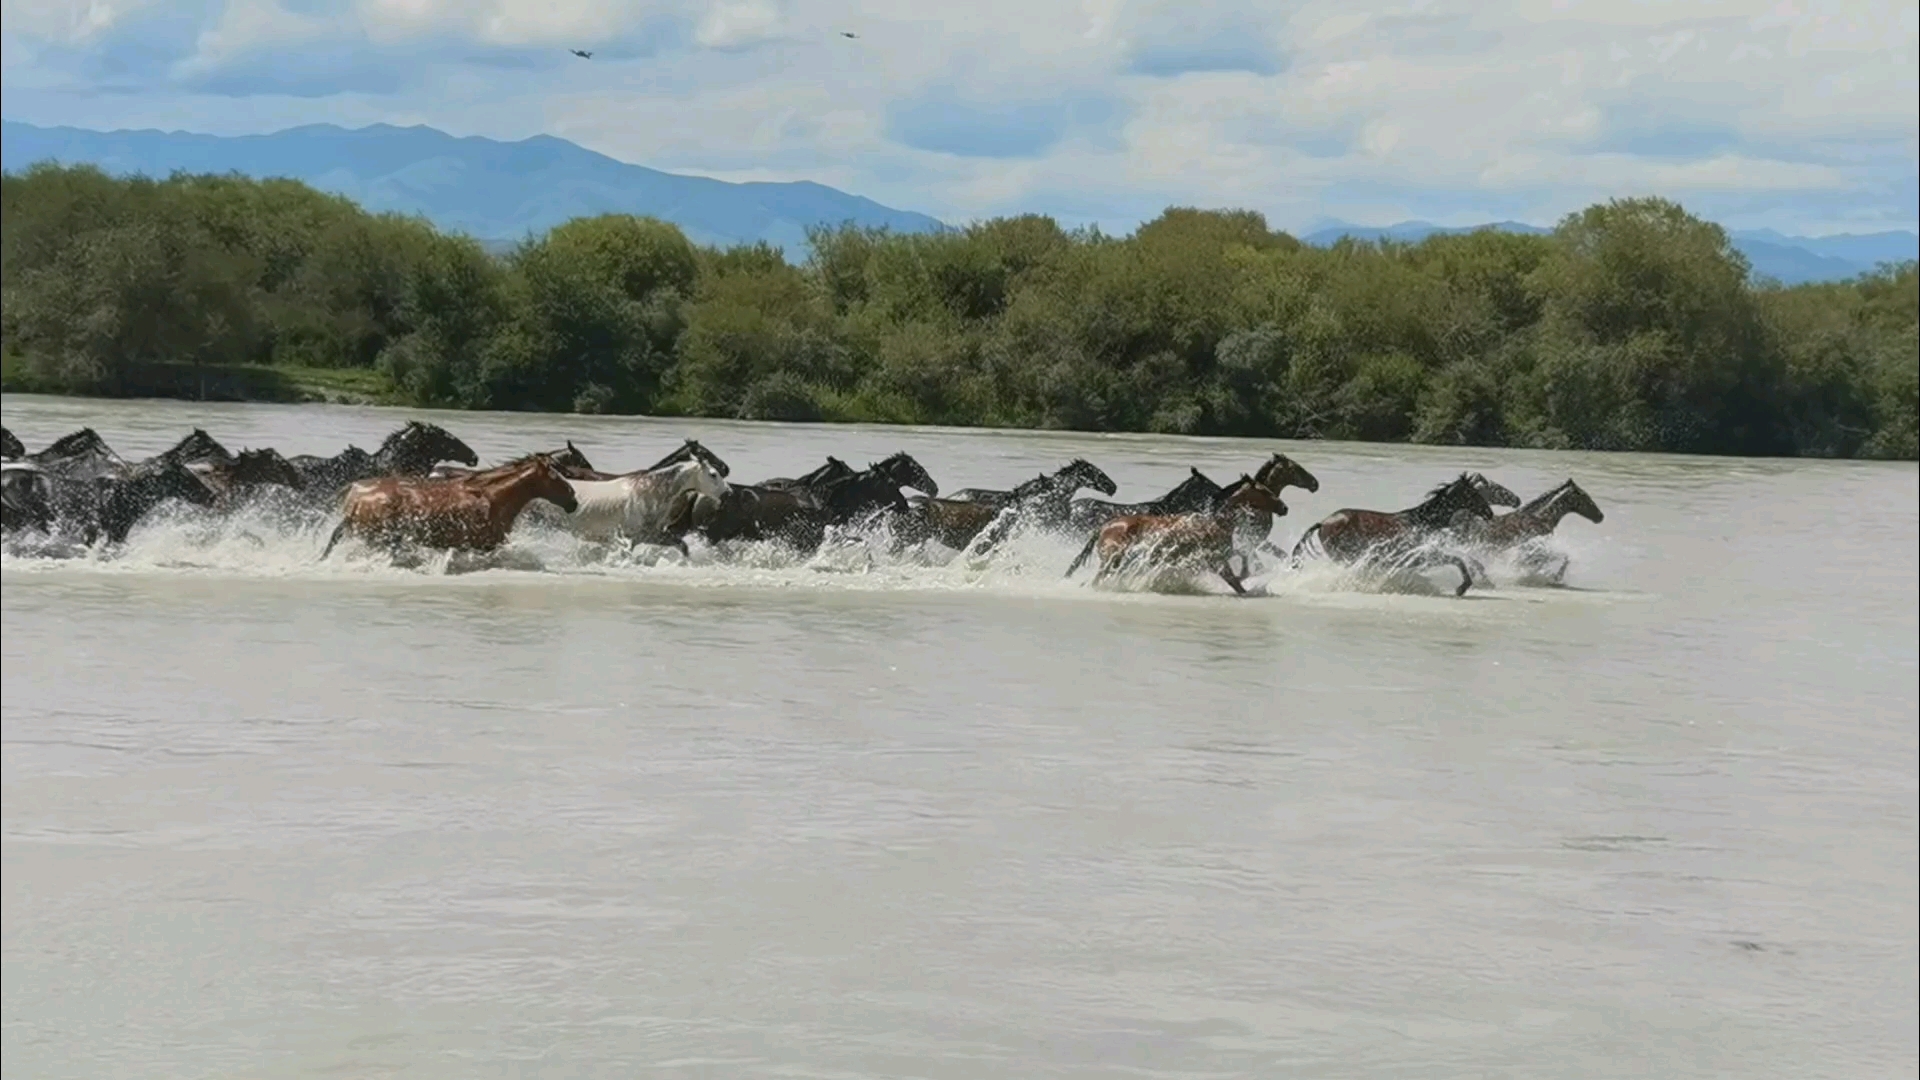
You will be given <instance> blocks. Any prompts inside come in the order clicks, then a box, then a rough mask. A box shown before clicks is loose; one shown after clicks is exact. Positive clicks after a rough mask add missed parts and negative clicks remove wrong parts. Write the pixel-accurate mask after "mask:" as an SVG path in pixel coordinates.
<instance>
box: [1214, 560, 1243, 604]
mask: <svg viewBox="0 0 1920 1080" xmlns="http://www.w3.org/2000/svg"><path fill="white" fill-rule="evenodd" d="M1241 558H1243V559H1244V558H1245V556H1241ZM1220 578H1221V580H1222V581H1225V582H1226V583H1227V584H1228V585H1230V586H1232V588H1233V591H1234V593H1235V594H1236V595H1239V596H1245V595H1247V590H1246V588H1245V587H1244V586H1242V585H1241V584H1240V582H1241V581H1242V580H1243V578H1242V577H1240V576H1238V575H1235V574H1234V572H1233V556H1231V555H1229V556H1227V561H1226V563H1224V564H1222V565H1221V567H1220Z"/></svg>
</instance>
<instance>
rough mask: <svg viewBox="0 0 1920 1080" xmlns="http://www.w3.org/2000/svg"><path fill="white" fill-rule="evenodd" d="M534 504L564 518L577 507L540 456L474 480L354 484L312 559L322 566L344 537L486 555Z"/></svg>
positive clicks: (380, 480) (412, 479) (556, 472)
mask: <svg viewBox="0 0 1920 1080" xmlns="http://www.w3.org/2000/svg"><path fill="white" fill-rule="evenodd" d="M535 499H545V500H546V501H548V502H550V503H552V504H554V505H555V506H558V507H559V508H560V509H562V510H564V511H566V512H568V513H572V512H573V510H574V509H575V507H577V506H578V505H579V499H578V498H576V497H575V496H574V493H573V486H572V485H571V484H569V483H568V482H567V478H566V477H565V476H562V475H561V474H560V470H559V469H557V468H555V467H554V464H553V459H551V458H549V457H547V456H546V455H544V454H532V455H529V456H528V457H526V458H524V459H522V460H521V461H518V462H513V463H511V464H509V465H504V466H501V467H500V468H498V469H492V470H488V472H486V473H484V474H480V475H476V476H465V477H456V478H452V479H447V480H430V479H427V478H425V477H420V476H385V477H380V478H378V479H373V480H360V481H357V482H355V483H353V484H350V485H348V487H347V493H346V496H345V498H344V499H343V500H342V504H341V508H340V524H339V525H337V526H335V528H334V530H333V535H332V536H330V537H328V538H327V546H326V548H325V549H324V550H322V551H321V552H320V558H321V559H325V558H326V557H327V556H328V555H329V554H330V553H332V551H333V546H334V545H335V544H337V543H339V542H340V540H341V538H343V537H345V536H348V535H353V536H356V537H359V538H360V539H362V540H364V541H367V542H370V543H375V544H379V545H381V546H383V547H386V548H387V549H388V550H389V551H395V550H397V549H399V548H400V547H401V546H403V545H407V544H415V545H419V546H422V547H432V548H445V549H450V550H455V551H492V550H494V549H496V548H498V547H499V546H500V545H501V544H504V543H506V540H507V535H508V534H509V533H511V532H512V531H513V524H514V522H515V521H517V520H519V518H520V512H521V511H522V510H525V509H526V508H527V505H528V504H529V503H531V502H533V500H535Z"/></svg>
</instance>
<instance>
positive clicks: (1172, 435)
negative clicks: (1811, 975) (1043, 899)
mask: <svg viewBox="0 0 1920 1080" xmlns="http://www.w3.org/2000/svg"><path fill="white" fill-rule="evenodd" d="M314 389H315V393H314V395H313V396H306V397H299V398H288V399H282V400H265V399H260V398H228V397H217V398H216V397H208V398H194V397H187V396H167V395H153V394H132V393H128V394H81V393H67V392H60V391H43V390H39V389H32V390H28V389H16V388H14V387H11V386H8V387H0V403H5V402H6V401H8V400H10V399H13V398H19V397H29V398H40V399H44V400H48V401H73V402H82V401H100V402H126V403H129V404H132V403H136V402H148V403H168V404H171V403H178V404H181V405H188V406H191V405H268V406H275V405H278V406H300V405H322V406H340V407H345V408H354V409H387V410H393V411H394V412H396V413H406V414H419V415H421V416H438V417H442V418H443V421H442V422H444V423H452V422H453V421H452V420H450V419H444V418H452V417H459V416H475V417H489V416H517V417H548V418H560V417H566V418H569V419H572V420H580V421H587V422H589V423H604V422H608V421H643V422H653V423H661V424H671V423H676V422H684V423H696V424H720V425H726V426H736V425H737V426H742V427H748V428H801V429H816V428H821V429H824V428H850V429H858V430H863V431H872V430H886V429H899V430H903V431H912V432H925V433H936V432H937V433H943V434H952V435H959V436H970V437H976V438H993V437H997V436H1023V437H1028V436H1041V437H1056V438H1067V439H1124V440H1133V439H1148V440H1162V439H1166V440H1173V441H1176V442H1188V441H1191V442H1197V443H1242V442H1244V443H1258V444H1261V445H1273V446H1277V447H1281V448H1288V447H1292V448H1295V449H1296V450H1297V449H1298V448H1304V447H1314V446H1325V447H1328V448H1329V449H1332V448H1340V449H1342V450H1344V451H1345V452H1349V453H1353V452H1360V453H1365V452H1366V451H1367V450H1368V449H1372V450H1375V451H1377V452H1382V453H1384V452H1387V451H1398V450H1418V451H1434V452H1440V451H1454V452H1520V453H1530V454H1531V453H1540V454H1574V455H1598V456H1601V457H1607V458H1613V457H1620V456H1631V457H1666V458H1678V459H1683V460H1701V459H1705V460H1712V461H1724V462H1729V463H1732V462H1752V463H1779V462H1788V461H1796V462H1798V461H1804V462H1830V463H1843V462H1844V463H1850V464H1852V463H1860V464H1873V465H1908V466H1912V465H1916V464H1920V460H1916V459H1915V458H1888V457H1866V456H1855V457H1832V456H1827V457H1819V456H1813V455H1792V456H1785V455H1780V456H1759V455H1753V454H1712V453H1698V452H1689V451H1683V450H1666V449H1654V450H1613V449H1598V448H1590V447H1551V446H1515V445H1510V444H1488V443H1429V442H1416V441H1413V440H1407V441H1403V442H1381V441H1376V440H1361V439H1320V438H1287V437H1273V436H1249V435H1222V434H1194V433H1186V432H1157V431H1117V430H1081V429H1075V428H1030V427H1007V426H1003V425H992V424H968V425H957V424H939V423H901V422H897V421H888V420H866V419H849V420H761V419H753V418H746V417H737V416H690V415H684V414H678V413H574V412H558V411H548V410H539V409H530V410H517V409H462V408H455V407H449V406H445V405H417V404H411V403H408V402H405V401H400V400H394V399H385V400H374V399H371V398H357V399H355V398H353V397H352V396H351V395H325V394H324V391H323V390H321V389H320V388H317V387H316V388H314ZM1288 452H1295V451H1294V450H1289V451H1288Z"/></svg>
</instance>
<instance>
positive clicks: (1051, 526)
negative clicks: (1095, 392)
mask: <svg viewBox="0 0 1920 1080" xmlns="http://www.w3.org/2000/svg"><path fill="white" fill-rule="evenodd" d="M1083 487H1088V488H1092V489H1093V490H1095V491H1098V492H1100V493H1101V494H1102V495H1112V494H1113V493H1114V492H1116V491H1118V490H1119V489H1120V488H1119V485H1118V484H1115V483H1114V482H1113V477H1111V476H1108V475H1107V474H1106V472H1105V471H1103V470H1102V469H1101V468H1100V467H1099V466H1097V465H1095V464H1093V463H1092V462H1090V461H1088V460H1086V459H1085V458H1074V459H1073V460H1072V461H1070V462H1068V463H1067V464H1066V465H1065V466H1064V467H1062V468H1060V469H1058V470H1056V471H1054V472H1053V473H1051V474H1045V475H1041V476H1036V477H1034V478H1033V479H1031V480H1028V481H1026V482H1025V483H1022V484H1020V485H1019V486H1017V487H1015V488H1014V489H1013V490H1012V491H1009V492H1007V493H1006V496H1007V497H1006V498H1005V499H1004V500H1002V501H1000V502H999V503H998V506H997V507H993V505H992V504H991V503H987V502H985V501H984V500H983V501H981V502H978V503H973V504H969V503H956V504H953V507H954V508H964V507H967V506H969V505H979V506H982V507H983V508H991V509H993V513H992V516H990V517H989V518H988V521H987V522H986V523H984V524H983V526H982V528H980V529H977V530H975V531H976V533H978V535H977V536H970V537H968V538H967V539H966V540H965V541H962V542H961V543H960V544H951V543H949V546H952V547H956V548H960V549H963V550H965V551H966V552H967V555H968V557H969V558H973V559H979V558H984V557H985V556H987V555H988V554H991V553H992V552H993V550H994V549H995V548H997V547H999V546H1000V545H1001V544H1002V543H1004V542H1005V541H1006V539H1007V537H1009V536H1011V535H1013V533H1014V531H1015V530H1017V529H1020V528H1023V527H1025V528H1036V529H1046V530H1058V529H1061V528H1064V527H1065V526H1066V524H1067V521H1068V519H1069V517H1071V515H1072V512H1073V497H1074V495H1075V494H1077V493H1078V492H1079V491H1080V489H1081V488H1083ZM976 490H979V489H976ZM942 509H943V510H944V511H945V515H946V516H947V517H956V516H958V515H957V514H955V513H954V511H953V509H949V508H942ZM974 516H975V517H976V518H977V516H978V515H977V514H976V515H974Z"/></svg>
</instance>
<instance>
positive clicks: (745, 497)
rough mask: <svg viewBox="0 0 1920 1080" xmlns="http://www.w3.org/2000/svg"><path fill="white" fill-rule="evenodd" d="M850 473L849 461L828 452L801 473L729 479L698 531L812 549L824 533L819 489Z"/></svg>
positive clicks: (710, 536) (718, 539)
mask: <svg viewBox="0 0 1920 1080" xmlns="http://www.w3.org/2000/svg"><path fill="white" fill-rule="evenodd" d="M854 475H856V474H855V470H854V468H853V466H851V465H848V464H847V463H846V462H844V461H841V460H840V459H839V458H837V457H833V456H832V455H828V457H827V460H826V464H824V465H821V466H820V467H819V468H817V469H814V470H813V471H812V472H810V473H807V474H806V475H804V476H798V477H788V476H776V477H772V478H770V479H766V480H762V481H760V482H759V483H757V484H729V485H727V495H726V497H725V498H723V499H721V500H720V505H719V506H718V507H716V508H714V510H713V514H712V516H711V517H710V518H708V520H707V521H706V522H704V523H703V524H702V525H701V528H700V532H701V535H703V536H705V537H706V539H707V542H708V543H710V544H718V543H723V542H725V541H728V540H773V541H778V542H780V543H783V544H785V545H787V546H788V547H791V548H793V549H794V550H795V551H798V552H801V553H807V552H812V551H814V550H817V549H818V548H819V547H820V544H821V541H822V540H824V539H825V536H826V527H827V520H828V518H827V512H826V508H825V505H824V504H823V503H822V501H821V499H822V495H823V491H824V489H825V488H826V487H828V486H829V485H831V484H834V483H836V482H839V481H842V480H846V479H847V478H849V477H852V476H854Z"/></svg>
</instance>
